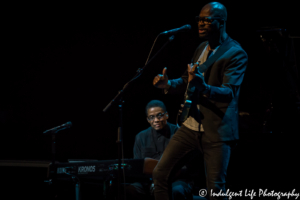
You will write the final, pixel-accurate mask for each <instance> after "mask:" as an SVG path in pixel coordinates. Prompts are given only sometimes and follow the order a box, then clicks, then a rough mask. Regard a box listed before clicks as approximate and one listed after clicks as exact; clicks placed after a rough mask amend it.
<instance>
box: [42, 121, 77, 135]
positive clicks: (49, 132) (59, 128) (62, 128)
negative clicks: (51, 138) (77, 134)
mask: <svg viewBox="0 0 300 200" xmlns="http://www.w3.org/2000/svg"><path fill="white" fill-rule="evenodd" d="M71 126H72V122H67V123H65V124H62V125H60V126H56V127H54V128H51V129H48V130H46V131H44V132H43V133H44V134H51V133H55V132H58V131H61V130H64V129H66V128H70V127H71Z"/></svg>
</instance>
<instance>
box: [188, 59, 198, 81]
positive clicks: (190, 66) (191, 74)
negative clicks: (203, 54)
mask: <svg viewBox="0 0 300 200" xmlns="http://www.w3.org/2000/svg"><path fill="white" fill-rule="evenodd" d="M197 67H198V63H195V64H193V63H191V64H188V73H189V78H188V82H191V81H192V80H193V79H194V78H195V77H196V74H195V71H196V69H197Z"/></svg>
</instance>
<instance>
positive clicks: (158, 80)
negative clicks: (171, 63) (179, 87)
mask: <svg viewBox="0 0 300 200" xmlns="http://www.w3.org/2000/svg"><path fill="white" fill-rule="evenodd" d="M153 85H154V86H155V87H157V88H161V89H165V88H166V87H167V85H168V76H167V68H166V67H165V68H164V69H163V72H162V74H158V75H157V76H155V77H154V79H153Z"/></svg>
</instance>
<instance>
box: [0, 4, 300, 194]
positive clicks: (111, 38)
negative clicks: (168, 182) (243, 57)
mask: <svg viewBox="0 0 300 200" xmlns="http://www.w3.org/2000/svg"><path fill="white" fill-rule="evenodd" d="M208 2H209V1H184V2H178V3H176V2H175V1H169V2H165V1H164V3H162V2H160V1H157V2H153V1H151V2H150V1H149V2H139V3H130V2H124V1H122V2H116V1H112V2H109V3H108V2H103V3H94V4H88V3H85V4H84V5H82V4H74V3H73V4H58V3H57V4H54V3H50V2H49V4H48V3H43V4H22V5H21V4H14V5H8V6H7V7H6V8H5V10H6V12H5V13H6V15H5V18H4V20H3V21H4V28H3V29H2V32H4V36H2V42H3V43H4V45H3V48H4V49H3V50H4V53H2V56H3V59H2V60H3V61H2V64H1V83H2V84H1V105H0V125H1V127H0V128H1V130H0V131H1V140H0V142H1V144H0V146H1V158H0V159H1V160H19V159H20V160H51V137H50V136H44V135H43V134H42V133H43V131H45V130H47V129H50V128H52V127H55V126H58V125H60V124H63V123H65V122H67V121H71V122H72V123H73V126H72V127H71V128H70V129H68V130H64V131H61V132H59V133H58V135H57V160H58V161H60V162H66V161H67V159H98V160H107V159H116V158H117V145H116V140H117V127H118V110H117V109H116V107H114V108H112V109H110V110H108V112H106V113H104V112H103V111H102V110H103V109H104V108H105V106H106V105H107V104H108V103H109V102H110V101H111V100H112V99H113V98H114V96H115V95H116V94H117V93H118V91H119V90H121V89H122V87H123V86H124V84H125V83H126V82H127V81H129V80H130V79H131V78H132V77H133V76H134V75H135V73H136V70H137V69H138V68H141V67H143V66H144V64H145V61H146V59H147V56H148V53H149V51H150V48H151V46H152V43H153V41H154V39H155V38H156V36H157V35H158V34H159V33H160V32H162V31H166V30H170V29H173V28H178V27H181V26H183V25H185V24H191V26H192V31H190V32H187V33H180V34H177V35H175V39H174V40H173V41H172V42H171V43H170V44H169V45H168V46H167V47H166V48H165V49H164V50H163V51H162V52H161V53H160V54H159V55H158V56H157V57H156V59H155V60H153V62H152V63H151V64H150V65H149V66H148V68H147V69H146V70H145V72H144V74H143V75H142V77H141V78H140V79H139V80H137V81H135V82H134V83H133V84H132V86H131V87H130V88H129V89H128V91H127V92H126V94H125V96H124V100H125V103H124V115H123V118H124V157H125V158H132V156H133V154H132V148H133V143H134V138H135V135H136V134H137V133H138V132H140V131H141V130H143V129H146V128H147V127H148V123H147V121H146V115H145V111H144V108H145V106H146V104H147V102H149V101H150V100H152V99H160V100H162V101H164V102H165V104H166V106H167V110H168V112H169V114H170V118H169V122H171V123H175V120H176V114H177V111H178V108H179V105H180V103H181V101H182V99H183V96H171V95H163V94H162V91H161V90H159V89H156V88H154V87H153V86H152V79H153V77H154V76H155V75H157V74H158V73H161V72H162V69H163V68H164V67H165V66H166V67H168V76H169V78H171V79H172V78H177V77H179V76H180V75H181V74H182V73H183V71H184V70H185V69H186V67H187V63H189V62H190V59H191V57H192V55H193V52H194V50H195V49H196V47H197V46H198V45H199V43H200V42H201V40H199V38H198V35H197V26H196V23H195V20H194V19H195V16H196V15H198V14H199V12H200V9H201V7H202V6H203V5H205V4H206V3H208ZM221 3H223V4H224V5H225V6H226V7H227V11H228V23H227V32H228V34H229V35H230V36H231V37H232V38H233V39H236V40H237V41H238V42H240V43H241V45H242V46H243V48H244V49H245V50H246V52H247V53H248V56H249V65H248V68H247V71H246V75H245V79H244V82H243V86H242V91H241V97H240V111H242V112H244V113H246V115H245V114H244V115H243V116H241V120H240V122H241V134H240V135H241V141H240V143H239V145H238V146H237V148H236V150H235V151H234V152H233V156H232V161H231V163H230V166H229V171H228V173H229V175H231V179H229V183H230V184H233V185H235V186H240V187H248V188H249V187H250V188H251V187H252V188H253V187H265V188H266V187H269V188H272V187H275V188H278V189H281V188H284V189H286V190H290V189H293V188H295V187H296V185H295V184H294V182H293V179H292V177H299V172H298V168H297V167H296V165H297V161H296V160H297V157H298V155H297V154H298V153H296V152H299V149H298V147H297V146H296V145H297V144H298V135H299V127H298V124H299V121H300V120H299V114H298V115H297V112H298V113H299V111H297V106H296V102H297V94H296V93H295V89H294V87H295V86H296V85H297V83H296V82H295V81H291V80H293V77H297V71H291V70H295V69H296V67H295V66H294V64H295V62H294V61H295V60H294V61H293V60H292V61H291V60H289V66H288V67H287V66H283V65H282V59H281V58H280V56H278V55H284V52H287V54H288V55H290V56H289V58H291V57H293V56H297V57H299V49H300V42H299V39H294V40H293V42H294V49H295V50H294V51H290V49H291V48H290V44H291V40H292V39H290V38H289V39H286V38H287V35H288V34H290V35H292V36H296V35H297V34H298V36H299V32H297V31H298V30H297V29H298V20H296V19H297V18H299V17H296V16H297V14H296V11H297V6H296V5H293V4H291V3H292V1H284V2H282V3H281V4H275V3H272V4H269V3H266V2H265V1H221ZM265 28H284V29H287V31H288V34H285V32H284V35H283V36H280V34H279V33H278V32H268V34H266V33H265V32H260V33H259V32H257V30H262V29H265ZM260 35H263V37H265V38H267V40H269V39H270V38H271V39H272V41H269V42H270V43H269V44H271V45H270V46H272V45H273V44H274V43H275V44H278V45H277V47H278V49H279V51H280V54H276V53H272V52H275V50H274V48H273V46H274V45H273V46H272V48H273V50H272V48H270V49H271V51H270V52H271V53H268V52H267V51H266V49H265V48H264V46H263V42H262V39H261V37H260ZM167 40H168V37H167V36H161V37H159V39H158V40H157V43H156V45H155V47H154V49H153V53H152V55H154V54H155V53H156V52H157V51H158V50H159V48H160V47H161V46H162V45H163V44H164V43H165V42H166V41H167ZM272 42H273V43H272ZM284 44H287V46H288V48H287V49H288V50H289V51H285V45H284ZM297 59H298V58H297ZM298 63H299V60H298ZM291 66H292V67H291ZM298 71H299V67H298ZM298 77H299V76H298ZM297 81H298V84H299V79H298V80H297ZM271 103H272V105H273V111H272V113H270V112H268V109H269V108H270V104H271ZM248 114H249V115H248ZM297 117H298V118H297ZM264 121H267V126H263V123H264ZM270 131H272V133H271V132H270ZM296 169H297V170H296ZM295 180H296V179H295Z"/></svg>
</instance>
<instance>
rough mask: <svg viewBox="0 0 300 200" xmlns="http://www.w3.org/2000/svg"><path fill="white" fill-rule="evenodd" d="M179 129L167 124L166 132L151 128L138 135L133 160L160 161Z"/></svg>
mask: <svg viewBox="0 0 300 200" xmlns="http://www.w3.org/2000/svg"><path fill="white" fill-rule="evenodd" d="M177 129H178V127H177V126H176V125H174V124H170V123H167V125H166V127H165V130H161V131H156V130H154V129H153V128H152V127H151V126H150V127H149V128H148V129H146V130H143V131H141V132H140V133H138V134H137V135H136V137H135V143H134V147H133V158H134V159H143V158H146V157H148V158H153V159H156V160H159V159H160V157H161V155H162V154H163V152H164V150H165V148H166V146H167V145H168V144H169V141H170V139H171V137H172V136H173V135H174V134H175V132H176V131H177Z"/></svg>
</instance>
